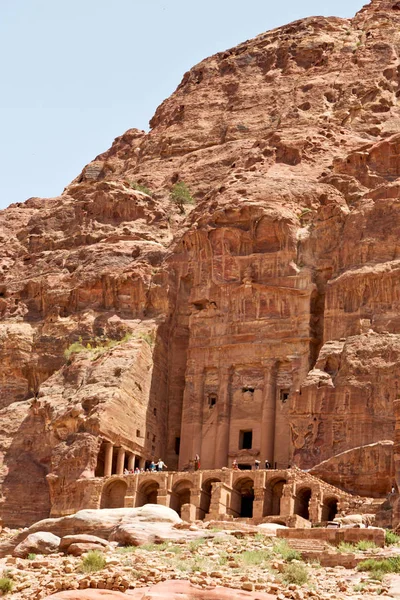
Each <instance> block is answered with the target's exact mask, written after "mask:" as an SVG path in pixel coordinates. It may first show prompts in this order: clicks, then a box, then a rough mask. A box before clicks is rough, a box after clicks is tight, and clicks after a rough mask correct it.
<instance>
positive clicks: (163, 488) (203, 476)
mask: <svg viewBox="0 0 400 600" xmlns="http://www.w3.org/2000/svg"><path fill="white" fill-rule="evenodd" d="M316 481H317V482H314V481H312V482H311V483H310V482H307V481H303V480H297V479H296V477H293V472H291V471H289V470H286V471H273V470H271V471H246V472H244V471H232V470H229V469H227V470H215V471H197V472H195V473H180V472H164V473H140V474H137V475H135V474H131V475H126V476H122V477H121V476H111V477H109V478H104V479H103V485H102V488H101V496H100V502H99V504H100V507H101V508H118V507H124V506H125V507H128V506H129V507H140V506H144V505H145V504H161V505H164V506H169V507H170V508H172V509H174V510H176V512H177V513H178V514H179V515H181V516H182V518H184V519H186V520H195V519H215V520H218V519H223V518H226V517H231V518H232V517H233V518H242V519H253V520H256V521H258V522H260V521H262V520H265V519H267V520H268V518H270V520H274V519H273V518H274V517H276V518H279V517H281V518H288V517H293V516H295V515H297V517H298V518H302V519H307V520H310V521H311V522H313V523H316V522H322V521H330V520H332V519H333V518H334V517H335V515H336V513H337V512H338V509H339V503H340V498H339V495H335V494H334V493H333V492H332V490H331V489H329V490H326V489H324V484H322V482H319V481H318V480H316Z"/></svg>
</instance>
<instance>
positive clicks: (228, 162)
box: [0, 0, 400, 525]
mask: <svg viewBox="0 0 400 600" xmlns="http://www.w3.org/2000/svg"><path fill="white" fill-rule="evenodd" d="M399 51H400V3H399V2H395V1H384V0H372V2H370V4H368V5H366V6H365V7H364V8H363V9H362V10H361V11H360V12H359V13H358V14H357V15H356V16H355V17H354V18H353V19H351V20H347V19H339V18H335V17H331V18H323V17H312V18H307V19H304V20H301V21H297V22H294V23H291V24H289V25H286V26H284V27H281V28H279V29H275V30H273V31H270V32H267V33H265V34H262V35H260V36H258V37H257V38H255V39H253V40H250V41H247V42H245V43H243V44H241V45H239V46H237V47H236V48H233V49H231V50H228V51H226V52H221V53H219V54H217V55H215V56H212V57H211V58H208V59H206V60H204V61H203V62H201V63H200V64H198V65H196V66H195V67H194V68H193V69H192V70H191V71H190V72H188V73H186V74H185V75H184V77H183V80H182V82H181V84H180V85H179V87H178V89H177V90H176V92H175V93H174V94H173V95H172V96H171V97H170V98H169V99H167V100H166V101H165V102H164V103H163V104H161V106H160V107H159V108H158V109H157V111H156V114H155V115H154V117H153V119H152V120H151V123H150V125H151V130H150V132H149V133H147V134H146V133H145V132H142V131H138V130H136V129H131V130H129V131H127V132H126V133H125V134H124V135H122V136H121V137H119V138H117V139H116V140H115V142H114V144H113V145H112V147H111V148H110V149H109V150H108V151H106V152H105V153H103V154H101V155H99V156H98V157H97V158H96V159H95V160H94V161H93V162H92V163H90V164H89V165H87V166H86V167H85V168H84V169H83V171H82V173H81V174H80V175H79V176H78V177H77V178H76V179H75V180H74V181H73V182H72V183H71V184H70V185H69V186H68V187H67V188H66V189H65V190H64V192H63V194H62V195H61V196H60V197H57V198H50V199H38V198H30V199H29V200H27V201H26V202H25V203H21V204H14V205H12V206H10V207H9V208H8V209H6V210H5V211H1V212H0V240H1V243H2V245H1V250H0V361H1V362H0V364H1V369H0V403H1V421H0V422H1V429H0V457H1V465H0V468H1V471H0V473H1V485H2V497H1V502H2V505H1V514H2V517H3V520H4V522H5V523H7V524H10V525H26V524H28V523H31V522H33V521H34V520H38V519H40V518H42V517H47V516H48V515H49V512H50V511H51V507H52V504H53V500H54V496H55V495H60V494H64V495H65V497H67V498H69V502H70V506H68V505H66V506H65V507H64V510H65V512H68V510H69V511H71V510H72V509H76V508H80V507H81V506H84V505H85V502H86V500H87V499H86V497H85V494H86V491H85V486H84V484H83V483H82V482H83V481H84V479H85V478H87V477H93V476H94V475H95V474H98V475H101V474H102V473H101V464H100V463H101V462H102V461H104V456H103V455H102V449H101V448H102V443H103V442H105V441H108V442H111V443H113V444H114V445H116V446H120V447H123V448H125V449H126V450H127V451H129V452H131V453H132V454H135V455H136V456H137V457H140V458H141V459H142V460H149V459H151V458H156V457H157V458H158V456H162V457H163V458H164V459H165V461H166V463H167V464H168V466H169V467H170V468H176V467H178V465H179V466H180V467H182V468H183V467H185V466H186V465H187V464H188V462H189V461H190V460H191V459H192V458H193V457H194V454H195V453H200V455H201V458H202V462H203V466H204V467H206V468H212V467H221V466H223V465H224V464H228V463H229V462H230V461H231V460H233V458H236V459H237V460H238V461H239V462H241V463H243V464H250V463H251V461H254V459H255V458H257V457H258V458H260V459H261V460H264V459H266V458H267V459H269V460H270V461H271V462H273V463H277V465H278V466H280V467H282V466H287V463H291V462H294V463H295V464H297V465H298V466H300V467H302V468H310V467H314V466H315V465H318V463H320V462H322V461H327V460H328V463H329V459H332V462H331V463H330V464H328V465H327V463H326V462H324V465H323V467H321V469H322V471H323V472H324V473H325V475H326V477H328V479H329V472H332V481H334V482H338V481H343V478H342V479H341V478H340V477H339V474H338V470H340V468H341V467H340V465H341V464H342V459H340V460H339V459H337V458H335V457H336V456H337V455H339V454H340V455H341V456H348V462H347V463H346V477H345V481H346V483H345V486H347V489H349V486H350V488H351V474H352V469H353V472H357V474H358V476H359V479H358V481H360V480H361V479H362V473H361V475H360V473H359V470H360V468H361V467H360V465H364V466H365V473H370V470H369V469H370V467H371V462H372V461H373V456H375V455H374V454H372V455H371V457H372V458H371V457H370V458H368V456H369V448H370V449H371V452H376V446H375V445H374V444H376V443H379V442H382V441H386V440H394V429H395V417H394V411H393V401H394V400H395V399H396V398H397V397H398V394H399V392H398V389H397V386H398V379H399V375H400V354H399V353H400V311H399V306H400V291H399V289H400V288H399V285H398V279H399V273H400V244H399V229H400V154H399V148H400V108H399V104H398V98H399V96H400V60H399ZM178 182H185V184H186V185H187V186H188V188H189V189H190V190H191V192H192V195H193V198H194V201H195V204H194V205H184V206H179V205H177V204H176V203H174V202H173V201H172V200H171V196H170V193H171V190H172V189H173V187H174V185H175V184H176V183H178ZM249 432H251V441H250V442H249V439H250V438H249V437H248V435H247V436H246V437H243V435H244V434H249ZM244 439H245V440H246V442H243V440H244ZM364 447H365V448H364ZM387 447H388V446H387V445H386V446H385V457H386V455H387ZM357 448H358V449H359V450H357V451H356V452H353V453H351V452H350V453H349V454H346V452H347V451H349V450H353V449H357ZM342 453H344V454H342ZM359 456H362V457H363V459H362V461H360V462H359V460H358V459H357V457H359ZM354 457H356V458H354ZM117 460H118V459H117ZM378 462H379V465H383V467H382V468H383V469H384V470H385V473H383V474H382V473H380V474H379V477H377V479H376V481H377V482H380V483H379V484H377V485H375V486H374V482H373V481H371V486H370V488H369V489H367V488H368V486H366V485H365V482H364V483H363V484H362V485H361V489H360V488H358V489H357V485H356V483H354V486H353V488H354V489H353V490H351V489H350V491H356V492H358V491H361V492H362V493H366V494H370V495H371V494H374V495H379V494H382V493H383V494H384V493H385V492H386V491H387V487H388V486H390V483H391V482H390V477H391V475H392V473H394V469H393V461H392V460H391V459H390V456H389V458H388V459H386V458H385V460H382V461H378ZM379 468H380V467H379ZM377 470H379V469H378V467H377ZM386 471H389V473H387V472H386ZM67 504H68V503H67Z"/></svg>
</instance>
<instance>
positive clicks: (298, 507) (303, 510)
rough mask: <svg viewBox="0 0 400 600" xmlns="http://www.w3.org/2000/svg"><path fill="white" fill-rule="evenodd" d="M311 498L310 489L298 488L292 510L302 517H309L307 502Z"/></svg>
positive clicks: (308, 502)
mask: <svg viewBox="0 0 400 600" xmlns="http://www.w3.org/2000/svg"><path fill="white" fill-rule="evenodd" d="M310 499H311V490H310V489H309V488H304V489H302V490H299V491H298V492H297V494H296V500H295V503H294V512H295V513H296V515H299V517H303V519H309V518H310V511H309V504H310Z"/></svg>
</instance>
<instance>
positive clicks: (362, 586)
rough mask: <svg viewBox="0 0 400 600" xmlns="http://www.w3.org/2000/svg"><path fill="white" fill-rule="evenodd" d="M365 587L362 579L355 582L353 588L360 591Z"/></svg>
mask: <svg viewBox="0 0 400 600" xmlns="http://www.w3.org/2000/svg"><path fill="white" fill-rule="evenodd" d="M365 587H366V582H365V581H362V582H361V583H357V584H356V585H355V586H354V587H353V590H354V591H355V592H362V591H363V590H364V589H365Z"/></svg>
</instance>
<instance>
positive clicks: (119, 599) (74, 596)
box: [45, 589, 127, 600]
mask: <svg viewBox="0 0 400 600" xmlns="http://www.w3.org/2000/svg"><path fill="white" fill-rule="evenodd" d="M50 598H52V599H53V600H102V599H103V598H105V599H106V600H124V599H125V600H126V598H127V594H122V593H121V592H113V591H110V590H90V589H89V590H73V591H66V592H58V593H57V594H52V595H51V596H47V598H45V600H49V599H50Z"/></svg>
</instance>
